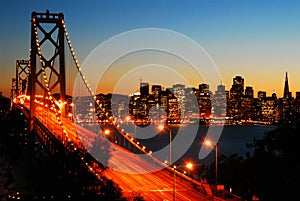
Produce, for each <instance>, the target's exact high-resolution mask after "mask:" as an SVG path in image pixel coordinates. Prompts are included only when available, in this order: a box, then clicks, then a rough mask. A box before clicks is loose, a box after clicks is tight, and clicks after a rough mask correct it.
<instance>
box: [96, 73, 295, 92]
mask: <svg viewBox="0 0 300 201" xmlns="http://www.w3.org/2000/svg"><path fill="white" fill-rule="evenodd" d="M239 76H240V77H242V78H243V79H244V80H247V78H246V77H244V76H243V75H235V76H234V77H232V83H231V85H230V86H226V85H224V84H223V82H221V83H220V84H219V85H218V86H224V87H225V90H226V91H230V89H231V87H232V84H233V79H234V78H236V77H239ZM286 76H288V77H289V74H288V72H285V73H284V79H283V81H282V90H281V91H279V93H276V92H275V91H273V92H270V93H269V92H268V91H266V90H264V89H255V88H253V86H251V85H247V84H244V91H246V87H251V88H252V90H253V92H254V93H253V97H256V98H257V97H258V93H260V92H266V96H269V97H270V96H272V94H274V93H275V94H276V95H277V97H278V98H280V97H284V93H285V90H286V86H285V81H286V78H287V77H286ZM138 81H139V82H138ZM136 83H137V84H136V86H137V88H136V91H135V93H136V92H140V86H139V84H141V83H148V84H149V93H150V92H152V91H151V87H152V86H161V87H162V90H166V89H170V88H173V86H174V85H178V84H180V85H184V84H183V83H173V84H172V85H168V86H164V85H160V84H157V83H150V82H148V81H147V80H143V79H141V78H140V79H139V80H138V79H137V81H136ZM203 84H205V85H208V87H209V86H210V85H209V83H204V82H199V83H198V85H196V86H185V85H184V86H185V89H188V88H195V89H199V85H203ZM290 85H291V84H290V81H289V88H290ZM216 90H217V89H215V90H212V89H211V88H210V87H209V91H210V92H211V93H212V94H215V92H216ZM289 92H290V93H291V95H292V97H296V92H300V91H291V90H289ZM97 94H114V93H112V92H108V93H103V92H101V91H97ZM117 94H118V93H117ZM281 94H282V95H281ZM120 95H130V96H131V95H133V93H131V94H121V93H120Z"/></svg>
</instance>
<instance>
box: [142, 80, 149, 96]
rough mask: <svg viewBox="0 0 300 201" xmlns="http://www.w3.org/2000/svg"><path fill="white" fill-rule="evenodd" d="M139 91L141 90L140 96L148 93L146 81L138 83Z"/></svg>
mask: <svg viewBox="0 0 300 201" xmlns="http://www.w3.org/2000/svg"><path fill="white" fill-rule="evenodd" d="M140 92H141V96H147V95H149V83H148V82H141V83H140Z"/></svg>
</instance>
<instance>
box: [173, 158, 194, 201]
mask: <svg viewBox="0 0 300 201" xmlns="http://www.w3.org/2000/svg"><path fill="white" fill-rule="evenodd" d="M180 166H181V165H179V166H176V165H174V166H173V169H174V175H173V181H174V188H173V201H175V200H176V168H179V167H180ZM185 167H186V168H187V169H192V168H193V164H192V163H187V164H186V165H185Z"/></svg>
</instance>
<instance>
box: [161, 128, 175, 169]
mask: <svg viewBox="0 0 300 201" xmlns="http://www.w3.org/2000/svg"><path fill="white" fill-rule="evenodd" d="M158 128H159V130H160V131H163V130H164V129H167V130H169V135H170V158H169V160H170V166H171V165H172V130H171V129H170V128H168V127H165V126H164V125H159V126H158Z"/></svg>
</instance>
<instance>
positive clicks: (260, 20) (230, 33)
mask: <svg viewBox="0 0 300 201" xmlns="http://www.w3.org/2000/svg"><path fill="white" fill-rule="evenodd" d="M0 5H1V6H0V25H1V31H0V61H1V62H0V70H1V71H0V91H3V94H4V95H5V96H9V91H10V88H11V78H12V77H14V75H15V60H16V59H21V58H28V57H29V48H30V26H31V24H30V18H31V12H33V11H37V12H45V11H46V9H49V10H50V12H55V13H58V12H63V13H64V15H65V21H66V25H67V29H68V31H69V35H70V38H71V41H72V45H73V47H74V49H75V52H76V54H77V55H78V57H79V61H80V62H82V61H84V59H85V58H86V57H87V56H88V54H89V53H90V52H91V51H92V50H93V49H94V48H96V47H97V46H98V45H99V44H100V43H102V42H104V41H105V40H107V39H109V38H110V37H113V36H114V35H116V34H119V33H121V32H125V31H129V30H132V29H137V28H149V27H151V28H163V29H170V30H173V31H176V32H180V33H182V34H185V35H186V36H188V37H190V38H191V39H193V40H194V41H196V42H197V43H199V44H200V45H201V46H202V47H203V48H204V49H205V50H206V51H207V52H208V53H209V54H210V56H211V57H212V59H213V60H214V62H215V63H216V65H217V67H218V69H219V71H220V74H221V76H222V81H223V84H225V86H226V89H227V90H228V89H230V87H231V84H232V78H233V77H234V76H236V75H242V76H243V77H244V78H245V84H246V85H250V86H253V88H254V90H255V94H256V93H257V91H259V90H264V91H267V93H268V95H271V93H272V92H276V93H277V95H278V96H281V95H282V92H283V82H284V73H285V72H286V71H287V72H288V73H289V82H290V89H291V90H292V91H293V95H294V92H295V91H300V79H299V75H300V1H297V0H251V1H250V0H101V1H98V0H94V1H84V0H81V1H79V0H72V1H71V0H70V1H67V0H18V1H14V0H12V1H1V4H0ZM195 83H196V82H195ZM199 84H200V83H199ZM195 87H197V86H195ZM212 90H214V89H212Z"/></svg>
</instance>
